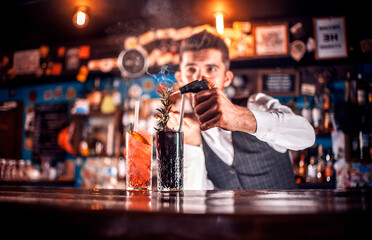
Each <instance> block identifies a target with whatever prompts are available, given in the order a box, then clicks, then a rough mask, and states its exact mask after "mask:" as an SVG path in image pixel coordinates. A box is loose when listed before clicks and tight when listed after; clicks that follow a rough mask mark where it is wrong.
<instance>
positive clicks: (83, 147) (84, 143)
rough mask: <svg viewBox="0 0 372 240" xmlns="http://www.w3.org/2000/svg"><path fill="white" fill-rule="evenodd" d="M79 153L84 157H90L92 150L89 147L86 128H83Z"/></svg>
mask: <svg viewBox="0 0 372 240" xmlns="http://www.w3.org/2000/svg"><path fill="white" fill-rule="evenodd" d="M79 153H80V155H81V156H83V157H87V156H90V150H89V145H88V129H87V127H86V126H85V127H83V131H82V138H81V140H80V143H79Z"/></svg>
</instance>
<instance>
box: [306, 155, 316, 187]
mask: <svg viewBox="0 0 372 240" xmlns="http://www.w3.org/2000/svg"><path fill="white" fill-rule="evenodd" d="M316 171H317V166H316V159H315V157H314V156H311V157H310V163H309V165H308V166H307V176H306V182H307V183H316V182H317V179H316Z"/></svg>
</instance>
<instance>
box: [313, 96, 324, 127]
mask: <svg viewBox="0 0 372 240" xmlns="http://www.w3.org/2000/svg"><path fill="white" fill-rule="evenodd" d="M311 115H312V118H313V126H314V129H315V132H316V133H321V132H322V130H323V129H322V120H323V119H322V115H323V110H322V104H321V102H320V101H319V96H318V95H315V96H314V108H313V110H312V114H311Z"/></svg>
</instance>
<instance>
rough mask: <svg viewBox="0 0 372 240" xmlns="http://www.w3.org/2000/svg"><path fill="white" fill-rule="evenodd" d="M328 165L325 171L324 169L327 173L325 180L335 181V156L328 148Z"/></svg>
mask: <svg viewBox="0 0 372 240" xmlns="http://www.w3.org/2000/svg"><path fill="white" fill-rule="evenodd" d="M325 158H326V167H325V171H324V174H325V181H326V182H327V183H335V182H336V181H335V176H336V174H335V169H334V166H333V161H334V158H333V155H332V152H331V149H328V150H327V154H326V157H325Z"/></svg>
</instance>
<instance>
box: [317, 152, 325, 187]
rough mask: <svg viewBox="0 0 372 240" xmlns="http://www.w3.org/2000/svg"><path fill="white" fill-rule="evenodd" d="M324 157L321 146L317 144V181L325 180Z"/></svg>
mask: <svg viewBox="0 0 372 240" xmlns="http://www.w3.org/2000/svg"><path fill="white" fill-rule="evenodd" d="M325 166H326V162H325V157H324V152H323V146H322V145H319V146H318V156H317V171H316V178H317V182H318V183H324V182H325Z"/></svg>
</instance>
